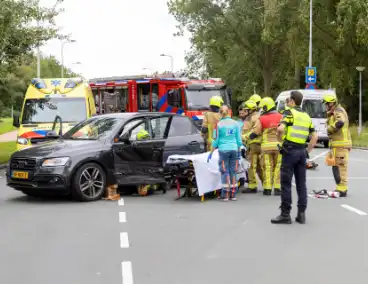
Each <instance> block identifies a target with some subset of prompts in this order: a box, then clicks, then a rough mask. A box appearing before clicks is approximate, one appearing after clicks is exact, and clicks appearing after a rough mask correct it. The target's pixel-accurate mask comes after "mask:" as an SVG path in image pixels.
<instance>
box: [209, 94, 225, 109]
mask: <svg viewBox="0 0 368 284" xmlns="http://www.w3.org/2000/svg"><path fill="white" fill-rule="evenodd" d="M223 104H224V100H223V99H222V97H221V96H213V97H212V98H211V99H210V106H217V107H221V106H222V105H223Z"/></svg>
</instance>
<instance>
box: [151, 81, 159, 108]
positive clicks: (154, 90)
mask: <svg viewBox="0 0 368 284" xmlns="http://www.w3.org/2000/svg"><path fill="white" fill-rule="evenodd" d="M157 102H158V84H152V111H158V109H157Z"/></svg>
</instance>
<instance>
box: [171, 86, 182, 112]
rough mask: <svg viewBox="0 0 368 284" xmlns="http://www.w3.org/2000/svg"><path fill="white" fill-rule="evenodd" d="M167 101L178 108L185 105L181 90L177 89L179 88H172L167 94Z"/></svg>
mask: <svg viewBox="0 0 368 284" xmlns="http://www.w3.org/2000/svg"><path fill="white" fill-rule="evenodd" d="M167 103H168V104H169V105H170V106H173V107H177V108H182V107H183V102H182V99H181V94H180V91H179V90H177V89H175V90H170V91H169V93H168V94H167Z"/></svg>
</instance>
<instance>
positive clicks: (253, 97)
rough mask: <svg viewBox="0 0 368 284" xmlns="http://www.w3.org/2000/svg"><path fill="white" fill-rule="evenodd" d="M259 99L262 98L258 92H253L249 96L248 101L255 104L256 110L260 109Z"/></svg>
mask: <svg viewBox="0 0 368 284" xmlns="http://www.w3.org/2000/svg"><path fill="white" fill-rule="evenodd" d="M261 99H262V98H261V96H260V95H258V94H254V95H252V96H250V98H249V100H250V101H253V102H255V103H256V104H257V110H260V108H259V104H260V102H261Z"/></svg>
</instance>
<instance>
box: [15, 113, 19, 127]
mask: <svg viewBox="0 0 368 284" xmlns="http://www.w3.org/2000/svg"><path fill="white" fill-rule="evenodd" d="M13 126H14V127H17V128H18V127H19V126H20V124H19V115H17V114H14V115H13Z"/></svg>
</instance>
